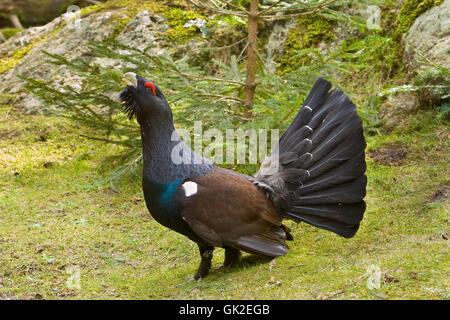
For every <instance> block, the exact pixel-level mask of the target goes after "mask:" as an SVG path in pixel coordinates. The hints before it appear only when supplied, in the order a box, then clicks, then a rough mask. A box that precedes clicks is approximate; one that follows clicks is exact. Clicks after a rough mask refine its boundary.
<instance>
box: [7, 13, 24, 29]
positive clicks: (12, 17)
mask: <svg viewBox="0 0 450 320" xmlns="http://www.w3.org/2000/svg"><path fill="white" fill-rule="evenodd" d="M9 20H11V23H12V24H13V26H14V28H16V29H23V26H22V24H21V23H20V20H19V17H18V16H17V14H15V13H12V14H10V15H9Z"/></svg>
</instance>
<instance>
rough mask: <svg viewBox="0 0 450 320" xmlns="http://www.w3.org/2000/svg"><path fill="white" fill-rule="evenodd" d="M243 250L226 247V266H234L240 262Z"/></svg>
mask: <svg viewBox="0 0 450 320" xmlns="http://www.w3.org/2000/svg"><path fill="white" fill-rule="evenodd" d="M240 257H241V252H240V251H239V250H238V249H234V248H230V247H225V260H224V262H223V266H224V267H233V266H235V265H236V264H237V263H238V262H239V258H240Z"/></svg>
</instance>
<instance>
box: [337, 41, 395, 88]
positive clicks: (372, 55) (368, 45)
mask: <svg viewBox="0 0 450 320" xmlns="http://www.w3.org/2000/svg"><path fill="white" fill-rule="evenodd" d="M341 50H343V51H346V52H348V53H352V55H349V56H348V58H349V60H348V61H349V62H351V64H350V65H349V67H350V68H351V70H352V71H354V72H356V74H354V75H353V76H354V77H360V78H362V79H369V78H373V77H374V75H379V76H378V78H379V80H381V81H385V80H387V79H389V78H391V77H392V76H393V74H394V73H395V71H397V70H398V69H399V68H400V67H401V64H402V60H401V57H402V56H401V53H402V47H401V44H400V43H398V42H397V41H395V40H394V39H393V38H392V37H389V36H383V35H379V34H368V35H367V36H365V37H363V38H356V39H355V38H353V39H348V40H344V41H343V42H342V44H341Z"/></svg>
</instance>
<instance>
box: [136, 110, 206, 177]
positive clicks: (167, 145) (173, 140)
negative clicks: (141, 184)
mask: <svg viewBox="0 0 450 320" xmlns="http://www.w3.org/2000/svg"><path fill="white" fill-rule="evenodd" d="M140 125H141V138H142V149H143V150H142V151H143V160H144V171H143V179H146V180H148V181H151V182H152V183H159V184H161V183H162V184H167V183H172V182H174V181H177V180H180V179H182V180H184V179H187V178H193V177H198V176H202V175H204V174H206V173H209V172H211V171H212V169H213V167H214V165H213V164H212V163H211V162H210V161H209V160H206V159H203V158H202V161H196V160H192V159H193V158H195V157H197V158H198V157H200V158H201V156H199V155H197V154H195V153H194V152H193V151H192V150H191V149H190V148H189V147H188V146H186V145H185V144H184V142H183V141H182V140H181V138H180V136H179V135H178V133H177V131H176V129H175V127H174V125H173V122H172V119H166V121H161V119H149V120H147V119H145V120H143V121H140ZM183 152H184V154H185V155H186V154H188V157H190V159H191V160H192V161H189V160H188V161H186V159H188V157H186V156H185V159H184V161H183V159H181V158H180V156H182V155H183Z"/></svg>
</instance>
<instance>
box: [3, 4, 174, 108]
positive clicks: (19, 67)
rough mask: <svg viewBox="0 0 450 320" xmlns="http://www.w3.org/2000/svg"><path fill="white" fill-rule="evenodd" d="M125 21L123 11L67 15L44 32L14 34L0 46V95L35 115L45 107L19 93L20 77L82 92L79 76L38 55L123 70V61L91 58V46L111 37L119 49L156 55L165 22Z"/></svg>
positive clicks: (142, 16)
mask: <svg viewBox="0 0 450 320" xmlns="http://www.w3.org/2000/svg"><path fill="white" fill-rule="evenodd" d="M128 20H129V17H127V16H126V12H125V10H123V9H116V10H110V11H100V12H94V13H91V14H86V15H85V16H81V17H80V16H76V15H75V14H73V13H67V14H64V15H62V16H61V17H58V18H56V19H55V20H53V21H52V22H50V23H49V24H47V25H45V26H43V27H34V28H29V29H26V30H24V31H22V32H20V33H18V34H16V35H15V36H13V37H12V38H10V39H8V41H6V42H5V43H3V44H0V95H3V96H7V97H8V96H11V97H14V101H15V105H16V106H17V107H22V108H24V111H25V112H35V111H37V110H40V109H42V107H43V106H44V103H43V102H42V101H41V100H39V99H38V98H37V97H35V96H33V95H31V94H29V93H28V92H26V91H25V90H24V87H25V85H26V82H25V81H24V80H22V79H20V78H19V77H18V76H19V75H22V76H25V77H29V78H33V79H40V80H43V81H44V82H51V83H52V84H53V85H54V86H55V87H56V88H58V87H60V88H62V87H63V86H66V85H69V86H71V87H72V88H74V89H76V90H77V89H79V88H80V87H81V79H80V78H79V77H78V76H76V75H74V74H72V73H71V72H70V70H69V69H68V68H67V66H64V65H62V66H55V65H53V64H51V63H49V57H48V56H47V55H46V54H44V53H43V52H42V51H43V50H45V51H47V52H49V53H51V54H57V55H60V56H63V57H64V58H66V59H69V60H71V59H75V58H82V59H84V60H85V61H87V62H95V63H100V64H101V65H103V66H108V67H111V68H120V67H123V66H122V65H121V64H122V63H123V62H121V61H120V60H115V59H109V58H97V57H93V56H91V55H90V48H89V43H90V42H101V41H104V40H106V39H108V38H110V37H112V36H115V37H116V40H117V41H119V42H121V43H122V44H125V45H128V46H131V47H135V48H140V49H144V48H147V47H150V46H151V47H152V49H151V50H152V51H151V52H155V53H161V51H162V50H163V49H162V47H163V46H162V45H160V44H162V42H164V41H165V40H164V39H163V37H161V34H162V33H163V32H164V31H165V30H167V28H168V26H167V25H166V24H165V22H164V21H165V20H164V19H163V18H161V17H159V16H156V15H154V14H153V13H151V12H149V11H141V12H139V13H138V14H137V15H136V16H135V17H134V18H133V19H131V20H129V21H128ZM124 21H128V23H126V25H125V26H121V25H119V24H121V23H122V24H123V23H124ZM118 27H120V28H121V29H118ZM122 27H123V28H122ZM118 30H119V31H120V33H119V34H117V33H118ZM2 64H3V66H2ZM2 68H3V69H2ZM5 69H6V70H5Z"/></svg>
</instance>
